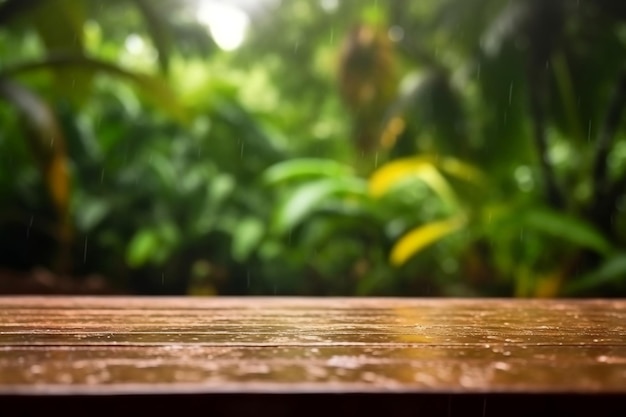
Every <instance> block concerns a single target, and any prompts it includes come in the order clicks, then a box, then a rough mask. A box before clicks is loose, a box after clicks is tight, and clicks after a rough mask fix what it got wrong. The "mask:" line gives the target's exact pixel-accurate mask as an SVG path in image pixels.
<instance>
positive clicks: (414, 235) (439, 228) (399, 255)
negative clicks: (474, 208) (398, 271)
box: [390, 216, 465, 266]
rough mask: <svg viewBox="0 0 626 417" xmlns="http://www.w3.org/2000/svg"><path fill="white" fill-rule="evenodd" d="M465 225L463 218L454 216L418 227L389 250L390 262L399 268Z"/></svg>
mask: <svg viewBox="0 0 626 417" xmlns="http://www.w3.org/2000/svg"><path fill="white" fill-rule="evenodd" d="M464 224H465V216H455V217H452V218H450V219H445V220H440V221H436V222H432V223H428V224H425V225H423V226H419V227H417V228H415V229H413V230H411V231H410V232H408V233H407V234H405V235H404V236H403V237H402V238H401V239H400V240H398V242H396V244H395V245H394V246H393V248H392V249H391V256H390V261H391V264H392V265H394V266H400V265H402V264H404V263H405V262H406V261H407V260H409V259H410V258H411V257H413V256H414V255H415V254H417V253H418V252H419V251H421V250H422V249H424V248H426V247H427V246H429V245H431V244H433V243H435V242H436V241H438V240H440V239H442V238H444V237H446V236H448V235H450V234H452V233H454V232H456V231H457V230H459V229H460V228H461V227H463V225H464Z"/></svg>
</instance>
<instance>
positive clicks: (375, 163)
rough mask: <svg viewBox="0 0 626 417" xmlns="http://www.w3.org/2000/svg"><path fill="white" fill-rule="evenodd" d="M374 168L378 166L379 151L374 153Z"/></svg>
mask: <svg viewBox="0 0 626 417" xmlns="http://www.w3.org/2000/svg"><path fill="white" fill-rule="evenodd" d="M374 168H378V152H376V154H375V155H374Z"/></svg>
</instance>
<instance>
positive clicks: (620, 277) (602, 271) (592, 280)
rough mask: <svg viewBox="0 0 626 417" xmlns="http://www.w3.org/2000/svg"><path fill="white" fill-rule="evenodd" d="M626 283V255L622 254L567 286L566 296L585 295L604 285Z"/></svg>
mask: <svg viewBox="0 0 626 417" xmlns="http://www.w3.org/2000/svg"><path fill="white" fill-rule="evenodd" d="M619 281H622V282H623V281H626V254H624V253H621V254H619V255H616V256H614V257H612V258H610V259H608V260H606V261H605V262H604V263H603V264H602V265H601V266H600V267H599V268H598V269H596V270H595V271H593V272H591V273H589V274H586V275H583V276H582V277H580V278H577V279H576V280H574V281H572V282H571V283H570V284H568V285H566V287H565V288H564V290H563V292H564V293H565V295H576V294H584V293H585V292H586V291H589V290H592V289H594V288H597V287H599V286H602V285H607V284H611V283H613V282H619Z"/></svg>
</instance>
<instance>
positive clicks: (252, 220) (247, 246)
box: [232, 217, 265, 262]
mask: <svg viewBox="0 0 626 417" xmlns="http://www.w3.org/2000/svg"><path fill="white" fill-rule="evenodd" d="M264 232H265V227H264V224H263V222H262V221H261V220H259V219H258V218H256V217H247V218H245V219H243V220H241V221H240V222H239V223H238V224H237V227H236V228H235V231H234V233H233V246H232V251H233V258H235V260H237V261H238V262H243V261H245V260H246V259H248V257H249V256H250V254H251V253H252V251H253V250H254V249H255V248H256V247H257V246H258V245H259V243H260V242H261V239H262V238H263V233H264Z"/></svg>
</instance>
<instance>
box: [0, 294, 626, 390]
mask: <svg viewBox="0 0 626 417" xmlns="http://www.w3.org/2000/svg"><path fill="white" fill-rule="evenodd" d="M625 326H626V301H620V300H585V301H575V300H560V301H554V300H553V301H541V300H470V299H463V300H461V299H458V300H455V299H440V300H432V299H333V298H331V299H306V298H271V299H269V298H122V297H120V298H118V297H111V298H88V297H87V298H64V297H53V298H45V297H15V298H0V395H3V394H4V395H12V394H20V395H23V394H33V395H34V394H38V395H40V394H58V393H65V394H68V393H72V394H88V393H96V392H97V393H99V394H103V393H109V394H119V393H135V394H140V393H154V392H161V393H164V392H168V393H223V392H232V393H235V392H239V393H241V392H249V393H252V392H257V393H259V392H291V393H294V392H317V393H319V392H334V393H338V392H343V393H347V392H353V393H358V392H398V393H433V392H439V393H466V394H471V393H474V394H476V393H504V394H506V393H596V394H597V393H604V394H626V327H625Z"/></svg>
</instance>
